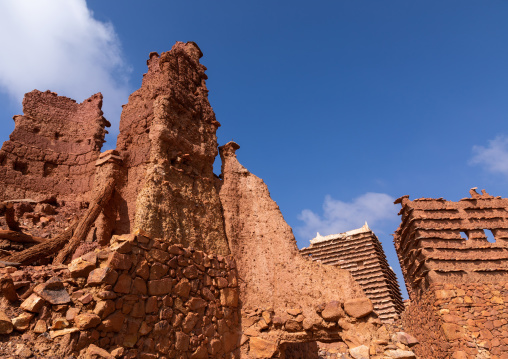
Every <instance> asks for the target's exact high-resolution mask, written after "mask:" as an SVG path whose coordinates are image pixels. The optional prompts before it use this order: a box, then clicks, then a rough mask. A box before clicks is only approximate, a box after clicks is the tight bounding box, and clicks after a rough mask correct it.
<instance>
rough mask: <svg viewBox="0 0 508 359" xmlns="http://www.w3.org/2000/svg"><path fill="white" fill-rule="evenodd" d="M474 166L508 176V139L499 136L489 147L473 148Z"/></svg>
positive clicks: (489, 143)
mask: <svg viewBox="0 0 508 359" xmlns="http://www.w3.org/2000/svg"><path fill="white" fill-rule="evenodd" d="M469 163H470V164H472V165H480V166H483V167H485V168H486V169H487V171H489V172H494V173H496V172H497V173H502V174H504V175H508V137H506V136H497V137H496V138H495V139H493V140H489V141H488V146H486V147H483V146H473V157H472V158H471V160H470V161H469Z"/></svg>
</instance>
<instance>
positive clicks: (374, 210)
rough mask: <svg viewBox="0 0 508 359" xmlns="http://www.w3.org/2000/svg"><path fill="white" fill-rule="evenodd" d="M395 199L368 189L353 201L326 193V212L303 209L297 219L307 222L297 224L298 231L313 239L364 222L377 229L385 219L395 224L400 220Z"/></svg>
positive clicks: (344, 230)
mask: <svg viewBox="0 0 508 359" xmlns="http://www.w3.org/2000/svg"><path fill="white" fill-rule="evenodd" d="M394 200H395V199H394V198H393V197H391V196H389V195H387V194H385V193H372V192H367V193H365V194H363V195H361V196H359V197H357V198H355V199H353V200H352V201H351V202H343V201H340V200H336V199H333V198H332V197H331V196H329V195H327V196H325V201H324V203H323V215H322V216H321V215H319V214H316V213H314V212H313V211H311V210H309V209H305V210H303V211H302V212H301V213H300V215H298V219H299V220H301V221H303V222H304V225H303V226H301V227H297V228H296V231H297V234H298V235H299V236H301V237H302V238H308V239H311V238H314V237H315V236H316V232H319V233H320V234H321V235H323V236H324V235H328V234H336V233H343V232H346V231H349V230H352V229H356V228H360V227H361V226H363V224H364V223H365V221H367V222H368V224H369V227H370V228H373V229H376V226H380V227H382V226H383V224H384V222H389V223H390V224H392V223H393V222H394V221H395V222H397V221H398V216H397V211H398V209H397V206H395V205H394V204H393V201H394Z"/></svg>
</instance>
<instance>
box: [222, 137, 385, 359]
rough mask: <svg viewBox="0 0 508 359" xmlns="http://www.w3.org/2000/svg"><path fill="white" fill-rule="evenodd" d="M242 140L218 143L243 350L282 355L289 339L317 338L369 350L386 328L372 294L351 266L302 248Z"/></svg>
mask: <svg viewBox="0 0 508 359" xmlns="http://www.w3.org/2000/svg"><path fill="white" fill-rule="evenodd" d="M238 148H239V146H238V145H237V144H236V143H234V142H229V143H228V144H226V145H225V146H223V147H221V148H220V154H221V158H222V176H223V184H222V187H221V189H220V197H221V202H222V206H223V209H224V218H225V223H226V233H227V237H228V240H229V245H230V248H231V253H232V255H233V257H234V258H235V259H236V262H237V269H238V275H239V285H240V302H241V306H242V331H243V333H244V339H243V340H242V348H241V349H242V355H243V356H245V357H246V358H257V357H260V358H270V357H272V356H274V355H278V357H283V356H284V346H285V345H286V344H288V343H299V342H313V341H316V340H333V341H344V342H346V343H347V345H348V346H349V348H350V349H351V350H352V349H354V348H357V347H360V346H362V345H363V346H366V347H367V351H368V350H369V349H368V348H369V345H370V344H371V343H373V341H374V340H376V339H378V338H380V337H383V336H384V333H387V332H386V328H385V327H384V326H382V325H381V322H380V321H379V319H378V318H377V316H376V315H375V314H374V313H373V306H372V302H371V301H370V300H369V299H368V298H367V297H365V294H364V292H363V291H362V289H361V287H360V286H359V285H358V283H356V281H355V280H354V279H353V277H352V276H351V274H350V273H349V272H348V271H346V270H343V269H340V268H337V267H332V266H326V265H322V264H319V263H315V262H312V261H310V260H308V259H306V258H304V257H302V256H301V255H300V253H299V251H298V248H297V246H296V241H295V238H294V236H293V233H292V230H291V228H290V227H289V226H288V225H287V223H286V222H285V221H284V218H283V217H282V214H281V213H280V210H279V207H278V206H277V204H276V203H275V202H274V201H273V200H272V199H271V198H270V193H269V192H268V189H267V187H266V185H265V184H264V182H263V181H262V180H261V179H260V178H258V177H256V176H254V175H253V174H251V173H250V172H249V171H248V170H247V169H245V167H243V166H242V165H241V164H240V163H239V162H238V160H237V158H236V155H235V151H236V150H237V149H238ZM380 351H382V349H380ZM373 352H374V353H373V354H376V353H377V350H376V349H374V350H373ZM373 357H375V356H374V355H373Z"/></svg>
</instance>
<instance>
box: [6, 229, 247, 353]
mask: <svg viewBox="0 0 508 359" xmlns="http://www.w3.org/2000/svg"><path fill="white" fill-rule="evenodd" d="M2 271H3V273H4V274H3V277H2V278H9V279H11V280H12V283H13V286H14V287H15V288H18V292H19V295H20V296H21V297H23V298H25V299H24V300H15V301H14V302H13V303H11V305H7V302H6V301H4V302H2V307H3V308H2V310H3V313H5V314H4V316H3V319H4V321H3V322H2V323H3V327H2V323H0V327H2V328H5V327H8V328H7V329H6V330H4V331H3V332H2V333H1V334H10V335H11V338H12V340H13V343H14V344H16V342H18V344H21V345H23V346H24V348H26V349H28V350H30V351H31V352H32V353H34V354H35V355H36V356H40V357H51V356H59V357H64V356H65V355H69V354H73V353H75V354H78V353H79V352H80V351H81V352H82V355H85V352H86V351H87V350H88V351H90V350H91V351H93V350H95V351H97V350H99V349H100V348H102V349H103V350H106V352H109V353H110V354H111V355H112V357H124V358H138V357H139V358H157V357H160V358H164V357H166V358H174V357H176V356H180V357H182V356H184V357H188V358H208V357H210V358H221V357H228V356H227V355H229V353H233V352H235V350H236V348H237V347H238V346H239V342H240V337H241V333H240V331H239V330H238V328H239V320H240V314H239V302H238V286H237V276H236V269H235V262H234V260H233V259H232V258H230V257H222V256H217V255H213V254H207V253H204V252H201V251H198V250H194V249H192V248H184V247H182V246H179V245H168V244H167V243H165V241H162V240H152V239H150V238H148V237H146V236H144V235H142V234H138V235H123V236H117V237H114V243H113V244H112V246H111V247H103V248H100V249H96V250H95V251H92V252H88V253H85V254H84V255H83V256H81V257H79V258H76V259H75V260H74V261H73V262H71V263H70V264H69V266H68V267H67V266H61V267H34V268H33V269H32V270H16V269H15V268H12V267H10V268H5V269H3V270H2ZM30 293H31V294H30ZM0 314H1V313H0ZM0 317H2V315H0ZM8 323H11V324H8ZM16 333H25V334H26V335H25V336H23V338H25V339H26V340H20V339H21V338H19V336H18V337H17V336H16V335H15V334H16ZM41 334H43V337H42V338H41ZM28 339H31V340H33V342H30V341H27V340H28ZM45 341H50V342H51V343H52V345H51V346H45V345H43V342H45ZM14 344H12V345H14ZM91 344H93V346H92V347H91V348H92V349H90V345H91ZM16 345H17V344H16ZM97 347H98V348H97ZM41 348H43V349H45V350H43V351H41ZM7 350H8V347H7V346H6V345H5V343H4V345H2V346H0V353H2V355H4V357H5V356H6V355H8V354H9V353H8V352H7Z"/></svg>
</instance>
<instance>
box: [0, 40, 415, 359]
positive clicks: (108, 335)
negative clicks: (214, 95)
mask: <svg viewBox="0 0 508 359" xmlns="http://www.w3.org/2000/svg"><path fill="white" fill-rule="evenodd" d="M201 56H202V53H201V51H200V49H199V48H198V46H197V45H196V44H195V43H192V42H189V43H181V42H178V43H176V44H175V45H174V46H173V48H172V49H171V51H168V52H165V53H162V54H160V55H159V54H157V53H151V54H150V56H149V60H148V62H147V64H148V71H147V73H146V74H145V75H144V78H143V83H142V85H141V88H140V89H139V90H137V91H136V92H134V93H133V94H132V95H131V96H130V98H129V102H128V104H127V105H125V106H124V109H123V111H122V116H121V122H120V135H119V137H118V142H117V148H116V150H109V151H105V152H103V153H101V152H100V149H101V145H102V143H103V141H104V134H105V130H104V128H105V127H106V126H107V125H108V122H107V121H106V120H105V119H104V117H103V116H102V112H101V105H102V97H101V96H100V94H97V95H94V96H92V97H91V98H90V99H88V100H86V101H84V102H83V103H82V104H77V103H76V102H74V101H73V100H70V99H67V98H65V97H61V96H58V95H56V94H54V93H51V92H39V91H33V92H31V93H28V94H27V95H26V96H25V100H24V102H23V103H24V115H23V116H15V122H16V128H15V130H14V132H13V134H12V135H11V138H10V141H7V142H6V143H4V145H3V147H2V149H1V150H0V186H2V187H1V190H2V193H1V200H2V201H3V202H2V204H1V205H0V215H2V217H1V219H0V225H1V227H2V229H1V230H0V240H1V242H0V247H1V248H0V267H1V268H0V273H1V276H0V290H1V293H2V297H1V300H0V336H1V339H2V340H1V341H0V356H2V357H6V358H10V357H12V358H18V357H24V358H30V357H37V358H75V357H79V358H143V359H151V358H190V359H200V358H288V359H289V358H317V357H318V355H323V354H319V353H318V350H317V348H318V347H317V345H316V341H326V342H329V343H337V345H339V347H340V350H339V351H336V352H335V353H330V355H331V356H333V355H334V357H335V358H337V357H340V358H356V359H359V358H373V359H374V358H378V359H381V358H414V357H415V355H414V354H413V352H412V351H411V349H410V347H412V346H413V345H415V344H416V343H417V341H416V339H414V338H413V337H411V336H410V335H409V334H406V333H404V332H402V331H400V330H399V331H397V330H396V329H395V328H396V327H393V326H387V325H385V324H383V323H382V322H381V321H380V320H379V318H378V316H377V314H376V313H375V312H374V310H373V305H372V302H371V301H370V299H369V298H367V297H366V295H365V293H364V291H363V290H362V288H361V286H360V285H359V284H358V283H357V282H356V281H355V280H354V278H353V277H352V276H351V274H350V273H349V272H347V271H345V270H342V269H340V268H335V267H331V266H324V265H321V264H319V263H314V262H311V261H310V260H308V259H305V258H303V257H302V256H301V255H300V254H299V252H298V248H297V247H296V242H295V239H294V236H293V234H292V230H291V228H290V227H289V226H288V225H287V224H286V222H285V221H284V219H283V217H282V214H281V213H280V210H279V208H278V206H277V204H276V203H275V202H274V201H273V200H272V199H271V198H270V194H269V192H268V189H267V187H266V185H265V184H264V183H263V181H262V180H261V179H260V178H258V177H256V176H255V175H253V174H251V173H250V172H248V170H247V169H245V168H244V167H243V166H242V165H241V164H240V163H239V162H238V160H237V158H236V153H235V152H236V150H238V148H239V146H238V145H237V144H236V143H233V142H231V143H228V144H225V145H224V146H222V147H221V157H222V173H221V175H220V176H216V175H214V173H213V162H214V160H215V158H216V156H217V154H218V149H217V138H216V130H217V128H218V127H219V126H220V124H219V123H218V121H217V120H216V119H215V115H214V113H213V110H212V108H211V106H210V104H209V102H208V90H207V89H206V83H205V81H206V78H207V76H206V74H205V70H206V68H205V67H204V66H203V65H202V64H200V62H199V59H200V58H201Z"/></svg>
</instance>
